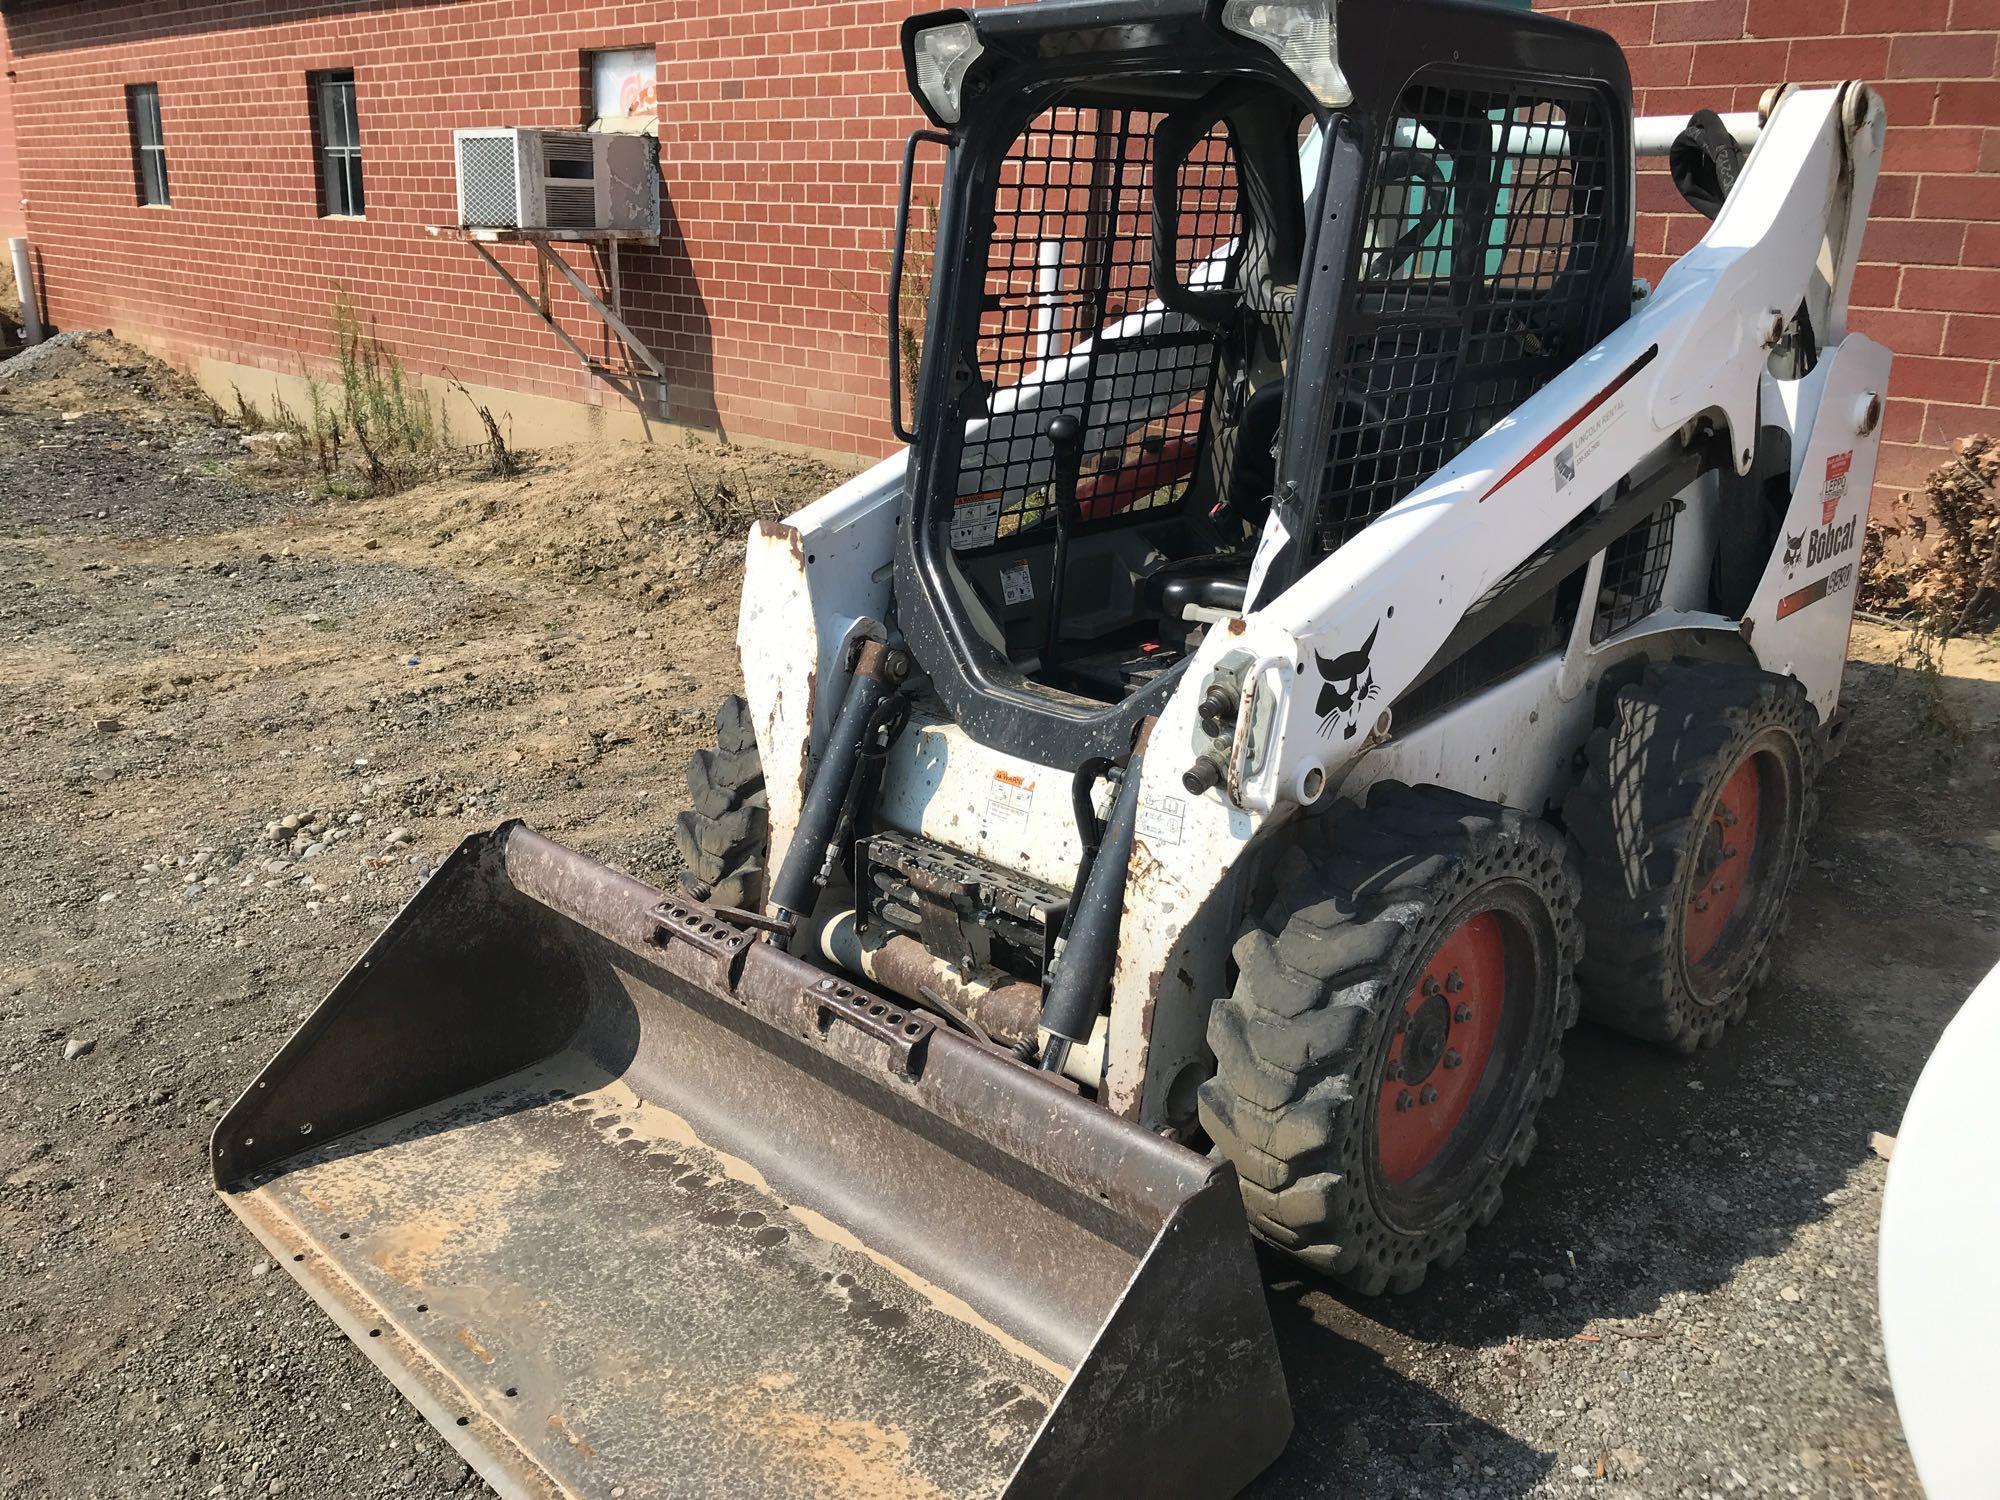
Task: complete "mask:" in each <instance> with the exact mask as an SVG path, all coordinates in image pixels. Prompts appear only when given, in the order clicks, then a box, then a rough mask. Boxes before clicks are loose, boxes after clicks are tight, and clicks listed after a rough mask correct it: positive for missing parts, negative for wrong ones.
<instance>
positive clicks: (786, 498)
mask: <svg viewBox="0 0 2000 1500" xmlns="http://www.w3.org/2000/svg"><path fill="white" fill-rule="evenodd" d="M526 465H527V467H526V469H525V471H524V472H523V473H522V474H520V475H519V476H517V477H516V478H513V479H492V478H484V477H482V478H446V479H441V480H437V481H434V482H432V483H429V484H424V485H419V486H417V487H416V488H414V489H411V490H407V491H405V492H404V493H402V494H400V495H396V496H392V497H387V498H384V499H381V500H373V501H368V502H366V503H364V504H362V505H359V506H357V507H355V508H354V509H353V510H352V511H350V512H348V513H347V515H348V519H349V522H350V524H353V525H356V526H361V527H365V528H366V529H367V530H368V532H369V535H370V536H371V538H375V539H378V540H379V541H381V542H383V543H389V544H394V543H397V542H400V543H402V544H404V545H405V546H411V545H420V546H422V547H424V548H426V549H429V550H431V551H432V552H433V553H434V554H435V556H434V559H433V560H434V561H437V562H441V563H444V564H446V565H448V566H453V567H459V568H483V567H493V568H496V569H498V570H499V571H502V572H511V573H527V574H532V575H533V576H535V577H537V578H540V579H545V580H550V581H554V582H557V583H562V584H585V583H588V584H591V585H593V586H595V587H597V588H600V589H601V588H606V587H609V588H610V589H612V590H613V591H615V592H616V593H617V594H619V595H620V596H622V597H625V598H631V599H636V600H638V601H639V602H641V603H644V604H649V605H650V604H659V603H664V602H666V601H667V600H668V599H671V598H673V597H674V596H675V595H676V594H678V593H680V592H682V590H683V589H685V588H686V587H688V586H689V585H690V584H692V583H695V582H697V581H699V580H703V579H707V578H710V577H714V576H718V575H719V574H721V573H724V572H727V571H729V570H731V569H733V567H734V566H735V565H736V563H737V562H738V561H740V559H741V557H742V541H743V537H744V534H745V533H746V532H747V531H748V530H749V529H750V526H751V524H752V523H753V522H754V521H757V520H759V519H763V518H767V517H776V516H781V515H785V514H787V513H788V512H790V511H793V510H796V509H798V508H799V507H800V506H802V505H804V504H805V503H806V502H808V501H810V500H814V499H817V498H818V497H819V496H821V495H823V494H825V493H826V492H827V491H828V490H830V489H832V488H833V487H834V486H835V485H837V484H839V483H840V482H841V481H842V480H844V479H846V478H847V477H848V476H849V474H850V472H851V470H849V469H846V468H842V467H839V466H836V465H834V464H830V463H826V462H824V461H822V460H820V459H816V458H807V457H802V456H799V455H796V454H789V453H780V452H774V451H771V450H768V449H758V448H740V447H735V446H731V445H725V444H722V443H717V442H711V441H706V440H703V439H699V438H694V437H690V438H688V439H687V440H686V441H685V442H681V443H671V444H645V443H638V442H624V441H621V442H611V443H603V444H596V445H577V446H574V447H569V448H561V449H550V450H546V451H543V452H539V453H531V454H528V455H527V456H526Z"/></svg>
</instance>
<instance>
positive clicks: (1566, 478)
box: [1556, 443, 1576, 494]
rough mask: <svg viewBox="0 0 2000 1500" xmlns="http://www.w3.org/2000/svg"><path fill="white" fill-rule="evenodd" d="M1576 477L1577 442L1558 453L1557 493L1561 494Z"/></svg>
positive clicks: (1567, 445)
mask: <svg viewBox="0 0 2000 1500" xmlns="http://www.w3.org/2000/svg"><path fill="white" fill-rule="evenodd" d="M1574 478H1576V444H1574V443H1569V444H1566V445H1565V446H1564V447H1563V448H1562V449H1561V451H1560V452H1558V453H1557V454H1556V493H1557V494H1561V493H1562V491H1563V490H1564V489H1565V488H1566V487H1567V486H1568V484H1569V482H1570V481H1571V480H1572V479H1574Z"/></svg>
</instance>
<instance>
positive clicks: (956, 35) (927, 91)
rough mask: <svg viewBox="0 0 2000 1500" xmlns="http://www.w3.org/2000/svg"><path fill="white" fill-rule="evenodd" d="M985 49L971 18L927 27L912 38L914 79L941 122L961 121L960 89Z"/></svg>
mask: <svg viewBox="0 0 2000 1500" xmlns="http://www.w3.org/2000/svg"><path fill="white" fill-rule="evenodd" d="M985 50H986V48H985V47H984V45H982V44H981V42H980V40H979V37H978V35H977V34H976V33H975V32H974V31H973V29H972V23H971V22H970V21H946V22H943V23H941V24H940V25H936V26H926V27H925V28H924V29H923V30H921V31H919V32H917V33H916V34H915V35H914V36H913V37H912V38H911V39H910V76H911V81H912V82H913V83H914V84H915V85H916V88H917V92H918V93H919V94H921V95H922V96H923V98H924V102H925V103H927V104H928V105H929V106H930V110H931V113H932V115H934V116H935V117H936V118H937V119H938V120H939V121H941V122H942V123H944V124H946V125H956V124H957V123H958V116H959V110H960V107H961V105H962V103H963V100H962V99H961V98H960V95H959V90H960V89H961V88H963V87H964V84H965V75H966V72H967V70H969V69H970V68H971V67H972V65H973V64H974V63H975V62H977V61H978V60H979V54H980V53H982V52H984V51H985Z"/></svg>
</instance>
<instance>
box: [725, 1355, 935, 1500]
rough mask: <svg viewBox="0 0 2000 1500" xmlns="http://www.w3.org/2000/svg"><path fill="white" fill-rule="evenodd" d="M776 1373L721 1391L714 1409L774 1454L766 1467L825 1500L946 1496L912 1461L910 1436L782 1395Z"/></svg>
mask: <svg viewBox="0 0 2000 1500" xmlns="http://www.w3.org/2000/svg"><path fill="white" fill-rule="evenodd" d="M772 1379H773V1377H771V1376H768V1375H766V1376H760V1377H759V1378H758V1379H757V1380H756V1381H755V1382H754V1383H753V1384H751V1385H750V1386H748V1387H742V1388H736V1389H731V1390H727V1391H723V1392H720V1393H718V1399H717V1401H716V1403H715V1409H716V1412H717V1414H718V1415H719V1416H721V1417H722V1419H723V1420H724V1422H725V1423H726V1424H727V1425H728V1426H729V1427H731V1428H734V1429H736V1430H737V1431H740V1432H742V1433H743V1434H745V1435H746V1436H747V1437H749V1438H750V1439H751V1441H753V1442H754V1443H756V1445H757V1446H758V1447H759V1448H760V1449H762V1450H764V1452H765V1453H767V1454H769V1456H770V1459H771V1460H772V1461H771V1462H770V1463H769V1464H767V1465H765V1466H764V1467H765V1468H766V1470H767V1472H772V1473H781V1472H788V1473H791V1474H795V1475H797V1476H798V1478H799V1479H801V1480H802V1481H804V1484H803V1485H802V1488H804V1489H805V1490H806V1491H808V1492H809V1493H811V1494H813V1495H817V1496H820V1497H821V1500H946V1491H944V1490H941V1489H939V1488H938V1487H937V1485H935V1484H934V1483H932V1482H931V1481H930V1480H929V1479H928V1478H926V1477H925V1476H924V1475H923V1474H921V1473H918V1472H917V1471H916V1470H915V1469H913V1468H912V1467H911V1463H910V1435H909V1434H908V1433H907V1432H905V1431H903V1430H902V1429H901V1428H900V1427H894V1426H886V1425H884V1424H882V1423H880V1422H870V1421H865V1420H856V1419H853V1418H844V1417H832V1416H828V1415H826V1414H825V1413H823V1412H816V1411H810V1410H807V1409H805V1408H802V1407H797V1406H792V1405H790V1404H788V1403H787V1402H785V1401H784V1400H783V1399H782V1394H783V1390H784V1389H786V1388H789V1383H790V1382H789V1379H787V1378H785V1377H779V1379H780V1380H783V1382H784V1383H783V1385H781V1386H780V1387H779V1388H777V1389H773V1388H772V1386H771V1384H770V1383H769V1382H771V1381H772Z"/></svg>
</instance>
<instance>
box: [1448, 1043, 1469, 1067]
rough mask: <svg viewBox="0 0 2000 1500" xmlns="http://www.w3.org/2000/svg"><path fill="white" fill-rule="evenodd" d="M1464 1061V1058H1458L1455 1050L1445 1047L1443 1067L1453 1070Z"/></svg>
mask: <svg viewBox="0 0 2000 1500" xmlns="http://www.w3.org/2000/svg"><path fill="white" fill-rule="evenodd" d="M1464 1061H1465V1059H1464V1058H1462V1057H1460V1056H1459V1055H1458V1053H1457V1051H1456V1050H1455V1049H1453V1048H1450V1047H1447V1048H1446V1049H1445V1053H1444V1065H1445V1066H1446V1067H1447V1068H1455V1067H1457V1066H1458V1065H1459V1064H1460V1063H1462V1062H1464Z"/></svg>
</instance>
